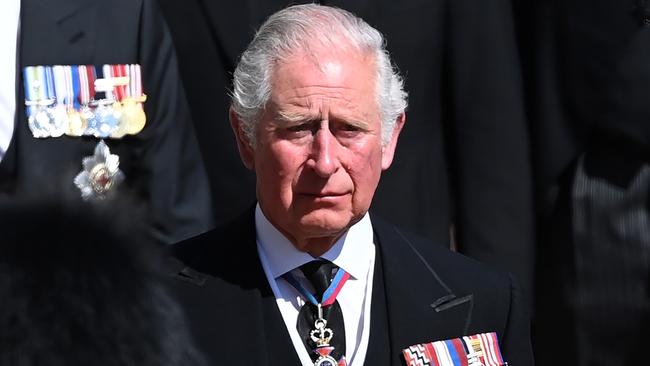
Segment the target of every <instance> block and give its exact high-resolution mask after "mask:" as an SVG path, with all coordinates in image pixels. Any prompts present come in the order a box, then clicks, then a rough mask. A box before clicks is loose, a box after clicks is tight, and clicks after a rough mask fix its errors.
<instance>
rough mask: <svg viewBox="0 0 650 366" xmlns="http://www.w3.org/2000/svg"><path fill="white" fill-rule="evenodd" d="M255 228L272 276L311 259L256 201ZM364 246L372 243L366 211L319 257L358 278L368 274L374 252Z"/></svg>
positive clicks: (370, 227) (276, 275)
mask: <svg viewBox="0 0 650 366" xmlns="http://www.w3.org/2000/svg"><path fill="white" fill-rule="evenodd" d="M255 230H256V232H257V241H258V243H259V244H260V245H261V246H262V248H263V250H264V252H265V254H266V257H267V262H268V266H269V269H270V272H271V274H272V275H273V277H274V278H278V277H280V276H282V275H283V274H285V273H287V272H289V271H291V270H293V269H295V268H297V267H299V266H301V265H303V264H305V263H307V262H310V261H312V260H314V257H312V256H311V255H310V254H308V253H305V252H301V251H299V250H298V249H296V247H294V246H293V244H292V243H291V242H290V241H289V240H288V239H287V238H286V237H285V236H284V235H283V234H282V233H281V232H279V231H278V229H276V228H275V226H273V224H271V222H269V220H268V219H267V218H266V216H264V213H263V212H262V209H261V208H260V205H259V203H258V204H257V207H255ZM368 246H374V243H373V232H372V224H371V222H370V215H369V214H368V213H366V214H365V215H364V216H363V218H362V219H361V220H359V222H357V223H356V224H354V225H352V227H350V228H349V229H348V231H347V232H346V233H345V234H343V235H342V236H341V237H340V238H339V239H338V240H337V241H336V243H334V245H333V246H332V248H330V250H328V251H327V252H325V253H324V254H323V255H322V256H321V258H324V259H327V260H329V261H331V262H333V263H334V264H336V265H337V266H338V267H339V268H343V269H344V270H345V271H346V272H348V273H349V274H350V276H352V278H355V279H358V278H361V277H362V276H365V275H366V274H367V273H368V267H367V266H368V263H369V261H368V259H369V258H368V256H369V255H370V254H369V253H374V251H370V250H368Z"/></svg>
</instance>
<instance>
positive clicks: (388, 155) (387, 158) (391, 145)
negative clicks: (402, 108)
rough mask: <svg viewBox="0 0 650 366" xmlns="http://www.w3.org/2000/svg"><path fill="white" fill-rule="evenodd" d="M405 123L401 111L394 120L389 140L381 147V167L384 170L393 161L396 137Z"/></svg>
mask: <svg viewBox="0 0 650 366" xmlns="http://www.w3.org/2000/svg"><path fill="white" fill-rule="evenodd" d="M404 123H406V113H404V112H402V113H401V114H400V115H399V116H398V117H397V119H396V120H395V127H394V128H393V133H392V134H391V136H390V140H389V141H388V143H387V144H386V145H384V146H383V147H382V148H381V169H382V170H386V169H388V168H389V167H390V165H391V164H392V163H393V156H395V148H397V139H398V138H399V134H400V132H402V128H403V127H404Z"/></svg>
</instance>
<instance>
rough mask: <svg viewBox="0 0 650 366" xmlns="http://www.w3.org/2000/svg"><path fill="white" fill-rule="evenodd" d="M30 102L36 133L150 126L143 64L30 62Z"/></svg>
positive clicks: (117, 134)
mask: <svg viewBox="0 0 650 366" xmlns="http://www.w3.org/2000/svg"><path fill="white" fill-rule="evenodd" d="M23 77H24V81H25V106H26V111H27V120H28V123H29V129H30V130H31V132H32V135H33V136H34V137H36V138H47V137H59V136H62V135H64V134H65V135H68V136H95V137H99V138H122V137H124V136H125V135H135V134H137V133H139V132H140V131H141V130H142V129H143V128H144V126H145V123H146V120H147V119H146V115H145V112H144V109H143V103H144V102H145V101H146V99H147V96H146V95H145V94H144V93H143V92H142V78H141V73H140V65H137V64H129V65H102V66H93V65H54V66H28V67H26V68H25V69H24V70H23Z"/></svg>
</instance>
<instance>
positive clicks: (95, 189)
mask: <svg viewBox="0 0 650 366" xmlns="http://www.w3.org/2000/svg"><path fill="white" fill-rule="evenodd" d="M119 166H120V157H119V156H117V155H115V154H111V151H110V150H109V149H108V146H106V144H105V143H104V141H103V140H102V141H99V143H98V144H97V146H96V147H95V153H94V155H92V156H86V157H85V158H84V159H83V170H82V171H81V172H80V173H79V174H77V176H76V177H75V178H74V184H75V185H76V186H77V187H78V188H79V190H81V198H82V199H83V200H84V201H88V200H98V199H99V200H101V199H104V198H106V197H107V196H108V195H109V194H110V193H111V192H112V191H114V190H115V187H116V186H118V185H119V184H120V183H121V182H122V181H123V180H124V173H122V171H121V170H120V169H119Z"/></svg>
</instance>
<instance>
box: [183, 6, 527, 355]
mask: <svg viewBox="0 0 650 366" xmlns="http://www.w3.org/2000/svg"><path fill="white" fill-rule="evenodd" d="M234 78H235V80H234V86H235V87H234V91H233V104H232V108H231V112H230V118H231V124H232V128H233V131H234V133H235V137H236V139H237V144H238V147H239V151H240V155H241V158H242V161H243V162H244V164H245V165H246V167H248V168H249V169H252V170H253V171H254V172H255V174H256V181H257V198H258V204H257V206H256V207H255V208H254V209H251V210H250V211H249V212H247V213H245V214H244V215H243V216H242V217H241V218H240V219H239V220H237V221H235V222H233V223H231V224H230V225H227V226H225V227H224V228H221V229H217V230H215V231H211V232H208V233H206V234H204V235H201V236H198V237H196V238H193V239H190V240H188V241H185V242H183V243H181V244H179V245H177V246H175V248H174V250H175V256H176V257H177V258H178V259H179V260H180V262H182V263H181V264H179V267H178V269H177V278H178V279H180V280H182V281H179V282H178V292H179V294H180V298H181V301H182V302H183V303H184V305H185V306H186V308H187V309H188V313H189V317H190V322H191V323H192V324H193V331H194V333H195V337H196V339H197V341H198V342H199V343H200V344H201V345H202V347H203V348H204V351H205V352H206V353H207V354H208V357H210V358H211V361H212V362H213V363H214V364H222V365H238V364H242V365H243V364H245V365H282V366H286V365H299V364H302V365H321V366H325V365H327V366H330V365H332V366H333V365H345V364H347V365H363V364H364V363H365V364H368V365H403V364H404V363H405V362H409V363H411V362H416V361H415V360H416V359H420V361H421V362H424V363H425V364H428V363H426V362H434V360H432V359H433V358H439V359H443V358H446V359H448V360H449V362H452V360H454V359H455V360H457V361H458V362H459V363H458V364H459V365H460V364H468V362H470V363H471V362H483V363H488V362H492V363H489V364H502V363H503V362H504V361H503V360H504V359H505V360H506V361H508V362H511V363H512V364H516V365H530V364H531V363H532V355H531V350H530V339H529V329H528V317H527V316H526V314H525V311H524V310H523V309H524V307H523V304H521V303H519V301H520V298H519V294H518V290H517V287H516V286H515V285H514V283H513V281H512V280H511V279H510V278H509V276H508V275H506V274H500V273H496V272H492V271H490V270H488V269H486V268H485V267H483V266H481V265H480V264H478V263H476V262H474V261H472V260H469V259H467V258H464V257H462V256H460V255H458V254H454V253H451V252H449V251H447V250H444V249H442V248H440V247H439V246H434V245H433V244H431V243H428V242H426V241H423V240H419V239H418V238H415V237H411V236H409V235H407V234H406V233H403V232H402V231H400V230H399V229H397V228H395V227H393V226H391V225H389V224H387V223H384V222H382V221H381V220H380V219H379V218H377V217H375V216H372V217H371V216H370V214H369V213H368V210H369V208H370V205H371V202H372V197H373V194H374V192H375V189H376V188H377V184H378V183H379V178H380V175H381V172H382V171H383V170H385V169H388V167H389V166H390V165H391V162H392V159H393V155H394V152H395V148H396V146H397V140H398V137H399V134H400V131H401V130H402V128H403V126H404V122H405V114H404V110H405V107H406V93H405V92H404V90H403V83H402V80H401V79H400V77H399V76H398V75H397V73H396V72H395V70H394V68H393V67H392V66H391V62H390V59H389V56H388V54H387V52H386V50H385V49H384V39H383V37H382V36H381V34H380V33H379V32H378V31H377V30H375V29H374V28H372V27H370V26H369V25H368V24H366V23H365V22H364V21H363V20H361V19H359V18H357V17H355V16H354V15H352V14H350V13H348V12H346V11H343V10H340V9H336V8H330V7H325V6H320V5H314V4H310V5H299V6H293V7H289V8H286V9H284V10H281V11H279V12H277V13H275V14H274V15H272V16H271V17H270V18H269V19H268V20H267V21H266V23H265V24H263V25H262V27H261V28H260V29H259V31H258V33H257V35H256V36H255V38H254V39H253V41H252V42H251V44H250V45H249V47H248V48H247V50H246V51H245V52H244V53H243V55H242V57H241V60H240V62H239V65H238V66H237V69H236V71H235V75H234ZM478 333H480V336H475V334H478ZM463 336H466V337H463ZM488 339H489V340H490V341H489V342H488V341H487V340H488ZM497 339H498V342H499V344H500V346H501V349H500V351H499V347H498V345H497V344H496V341H497ZM441 340H448V341H447V342H438V341H441ZM472 340H474V341H472ZM484 341H485V342H484ZM472 342H474V343H472ZM488 344H489V346H488ZM454 345H455V346H454ZM468 354H469V356H468ZM490 355H492V356H493V357H491V356H490ZM427 359H428V360H429V361H426V360H427ZM434 364H437V363H434ZM442 364H446V363H442ZM448 364H451V363H448Z"/></svg>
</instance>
